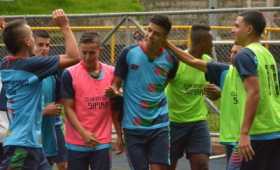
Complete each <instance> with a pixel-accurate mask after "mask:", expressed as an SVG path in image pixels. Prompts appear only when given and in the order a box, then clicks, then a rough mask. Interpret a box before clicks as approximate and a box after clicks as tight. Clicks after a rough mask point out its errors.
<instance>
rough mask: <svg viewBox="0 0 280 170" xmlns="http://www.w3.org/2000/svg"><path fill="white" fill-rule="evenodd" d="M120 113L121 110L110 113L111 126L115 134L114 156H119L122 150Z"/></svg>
mask: <svg viewBox="0 0 280 170" xmlns="http://www.w3.org/2000/svg"><path fill="white" fill-rule="evenodd" d="M121 112H122V110H117V111H113V112H112V119H113V124H114V127H115V130H116V133H117V141H116V154H121V153H122V152H123V150H124V142H123V134H122V128H121V120H120V115H121V114H122V113H121Z"/></svg>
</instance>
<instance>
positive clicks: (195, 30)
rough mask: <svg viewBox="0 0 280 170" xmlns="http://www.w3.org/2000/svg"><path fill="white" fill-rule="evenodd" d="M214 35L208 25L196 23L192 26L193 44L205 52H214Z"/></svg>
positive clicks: (209, 53)
mask: <svg viewBox="0 0 280 170" xmlns="http://www.w3.org/2000/svg"><path fill="white" fill-rule="evenodd" d="M212 40H213V37H212V34H211V32H210V27H209V26H208V25H201V24H195V25H193V26H192V28H191V44H192V45H191V46H192V48H196V49H197V50H199V51H200V52H202V53H203V54H208V55H211V54H212V47H213V43H212Z"/></svg>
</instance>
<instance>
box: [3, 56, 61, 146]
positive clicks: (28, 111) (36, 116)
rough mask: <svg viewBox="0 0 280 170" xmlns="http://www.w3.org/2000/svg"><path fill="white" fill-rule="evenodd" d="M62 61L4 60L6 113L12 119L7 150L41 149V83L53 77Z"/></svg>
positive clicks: (54, 57)
mask: <svg viewBox="0 0 280 170" xmlns="http://www.w3.org/2000/svg"><path fill="white" fill-rule="evenodd" d="M58 67H59V57H58V56H52V57H28V58H24V59H18V58H16V57H13V56H9V57H6V58H4V60H3V61H2V62H1V64H0V71H1V80H2V83H3V87H4V88H5V92H6V96H7V110H8V112H9V113H10V115H12V120H11V124H10V127H9V131H8V134H7V137H6V138H5V140H4V146H7V145H16V146H25V147H35V148H39V147H42V139H41V138H42V137H41V122H42V101H41V98H42V81H41V80H42V79H43V78H45V77H47V76H49V75H51V74H54V73H55V72H56V71H57V70H58Z"/></svg>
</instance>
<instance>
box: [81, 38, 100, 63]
mask: <svg viewBox="0 0 280 170" xmlns="http://www.w3.org/2000/svg"><path fill="white" fill-rule="evenodd" d="M79 49H80V55H81V57H82V59H83V61H84V62H85V64H87V65H92V64H94V63H96V62H98V61H99V56H100V53H101V50H102V49H101V41H100V36H99V34H98V33H97V32H85V33H83V34H82V36H81V38H80V41H79Z"/></svg>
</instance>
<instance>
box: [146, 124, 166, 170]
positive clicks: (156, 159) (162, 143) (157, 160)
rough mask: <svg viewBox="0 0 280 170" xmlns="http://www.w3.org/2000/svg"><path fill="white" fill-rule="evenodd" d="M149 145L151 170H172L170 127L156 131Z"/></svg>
mask: <svg viewBox="0 0 280 170" xmlns="http://www.w3.org/2000/svg"><path fill="white" fill-rule="evenodd" d="M147 145H148V155H149V163H150V165H151V170H168V169H169V168H170V159H169V157H170V154H169V152H170V141H169V129H168V127H164V128H160V129H156V130H155V131H154V133H153V134H152V136H150V140H149V141H148V143H147Z"/></svg>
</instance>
